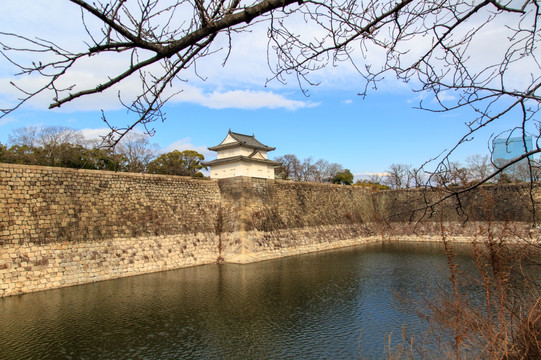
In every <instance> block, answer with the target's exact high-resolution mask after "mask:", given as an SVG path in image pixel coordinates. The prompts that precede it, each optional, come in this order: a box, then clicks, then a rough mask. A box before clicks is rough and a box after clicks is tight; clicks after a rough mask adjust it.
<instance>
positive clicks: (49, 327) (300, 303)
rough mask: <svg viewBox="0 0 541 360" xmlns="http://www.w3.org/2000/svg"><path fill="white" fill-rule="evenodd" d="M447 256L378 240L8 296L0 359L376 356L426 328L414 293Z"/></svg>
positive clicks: (463, 261) (441, 275)
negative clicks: (364, 243) (246, 261)
mask: <svg viewBox="0 0 541 360" xmlns="http://www.w3.org/2000/svg"><path fill="white" fill-rule="evenodd" d="M457 261H458V263H459V264H460V266H461V267H462V269H465V270H466V271H468V268H469V267H471V266H472V265H471V259H470V258H469V257H467V256H466V255H463V256H458V257H457ZM446 264H447V258H446V256H445V254H444V252H443V249H442V248H441V246H439V245H437V244H384V245H380V244H379V245H369V246H359V247H353V248H347V249H342V250H336V251H326V252H320V253H314V254H308V255H303V256H297V257H289V258H283V259H277V260H270V261H264V262H259V263H254V264H249V265H233V264H226V265H206V266H198V267H193V268H186V269H180V270H174V271H167V272H161V273H154V274H149V275H141V276H135V277H130V278H124V279H118V280H111V281H105V282H100V283H93V284H88V285H81V286H74V287H69V288H63V289H57V290H50V291H44V292H38V293H33V294H26V295H22V296H15V297H9V298H4V299H0V359H357V358H361V357H363V358H368V359H379V358H383V357H384V351H385V347H386V346H387V345H388V344H389V334H391V344H395V343H397V342H398V341H400V340H401V339H400V338H401V333H402V331H403V330H405V331H406V332H407V333H408V334H413V335H418V336H422V334H424V332H425V331H426V330H427V329H428V322H427V320H426V319H424V318H422V317H419V316H418V315H417V313H416V309H418V308H417V307H416V306H415V305H414V304H416V302H418V301H423V300H424V299H430V298H432V297H433V296H435V294H436V293H437V292H438V291H439V290H441V288H445V287H447V286H449V280H448V276H449V272H448V270H447V265H446Z"/></svg>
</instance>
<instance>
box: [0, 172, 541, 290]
mask: <svg viewBox="0 0 541 360" xmlns="http://www.w3.org/2000/svg"><path fill="white" fill-rule="evenodd" d="M528 190H529V188H528V187H521V186H494V187H483V188H481V189H480V190H478V191H475V192H472V193H469V194H467V195H465V196H464V197H461V198H460V205H462V206H461V207H457V199H454V198H453V199H449V200H447V201H445V202H444V203H442V204H440V205H438V206H435V207H433V208H432V209H428V211H417V212H415V213H414V215H413V216H411V215H410V214H411V213H412V212H411V210H414V209H418V208H423V207H424V205H425V204H426V202H433V201H435V200H436V199H438V198H440V197H441V196H442V195H444V193H438V192H430V193H425V192H421V191H418V190H409V191H385V192H379V193H372V192H370V191H369V190H367V189H365V188H362V187H353V186H339V185H332V184H315V183H299V182H291V181H280V180H264V179H255V178H246V177H237V178H232V179H222V180H219V181H216V180H203V179H191V178H186V177H176V176H161V175H143V174H128V173H114V172H105V171H91V170H75V169H63V168H49V167H37V166H22V165H13V164H0V296H8V295H14V294H20V293H25V292H31V291H37V290H44V289H50V288H55V287H60V286H68V285H74V284H81V283H86V282H93V281H99V280H106V279H112V278H117V277H122V276H130V275H136V274H142V273H148V272H153V271H160V270H168V269H176V268H181V267H185V266H193V265H200V264H208V263H214V262H220V261H225V262H235V263H247V262H253V261H259V260H264V259H271V258H276V257H283V256H290V255H296V254H302V253H307V252H312V251H319V250H325V249H332V248H338V247H344V246H351V245H356V244H362V243H368V242H378V241H382V240H383V241H385V240H389V239H394V240H396V239H409V240H412V239H413V240H416V241H433V240H437V239H441V235H442V234H445V236H447V237H449V238H453V239H454V240H456V241H468V239H471V238H472V236H473V237H475V236H477V235H476V234H481V233H483V232H485V233H486V227H485V225H484V224H485V223H487V221H490V222H493V221H497V222H499V223H501V224H504V225H501V224H500V227H499V228H500V229H506V230H505V231H509V230H508V229H509V228H510V227H509V226H508V225H507V224H510V223H511V222H512V223H513V225H512V226H513V229H514V230H513V231H515V232H516V229H520V231H522V232H521V234H523V235H524V236H530V237H532V236H537V235H538V234H533V235H532V232H531V229H530V228H529V227H528V226H527V225H528V224H530V223H531V222H530V221H531V219H532V214H533V213H532V211H531V210H532V208H531V201H530V200H531V199H530V196H529V191H528ZM534 200H535V201H537V202H538V201H539V191H538V189H537V188H536V189H535V192H534ZM466 220H470V221H468V222H465V221H466ZM528 229H530V230H528ZM502 231H503V230H502Z"/></svg>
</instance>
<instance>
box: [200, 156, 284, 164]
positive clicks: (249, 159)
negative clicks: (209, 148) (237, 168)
mask: <svg viewBox="0 0 541 360" xmlns="http://www.w3.org/2000/svg"><path fill="white" fill-rule="evenodd" d="M235 161H245V162H258V163H264V164H268V165H274V166H278V165H280V163H279V162H277V161H273V160H268V159H256V158H252V157H248V156H242V155H238V156H233V157H228V158H222V159H215V160H211V161H205V162H203V165H206V166H212V165H217V164H224V163H229V162H235Z"/></svg>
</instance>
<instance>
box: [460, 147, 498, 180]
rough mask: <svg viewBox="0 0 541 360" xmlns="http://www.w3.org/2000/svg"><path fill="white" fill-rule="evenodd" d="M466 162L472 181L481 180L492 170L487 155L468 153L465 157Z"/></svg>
mask: <svg viewBox="0 0 541 360" xmlns="http://www.w3.org/2000/svg"><path fill="white" fill-rule="evenodd" d="M466 164H467V165H468V168H469V170H470V175H471V178H472V181H477V182H478V181H481V180H483V179H485V178H486V177H488V176H489V175H490V174H491V173H492V172H493V171H494V166H493V165H492V163H491V162H490V159H489V156H488V155H479V154H474V155H470V156H468V158H467V159H466Z"/></svg>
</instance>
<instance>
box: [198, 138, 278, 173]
mask: <svg viewBox="0 0 541 360" xmlns="http://www.w3.org/2000/svg"><path fill="white" fill-rule="evenodd" d="M208 149H209V150H212V151H216V152H217V153H218V154H217V158H216V160H212V161H208V162H205V163H204V164H205V165H207V166H208V167H209V168H210V177H211V178H212V179H224V178H230V177H235V176H250V177H256V178H263V179H274V168H275V167H276V166H278V165H280V163H278V162H276V161H272V160H268V159H267V152H268V151H272V150H275V149H276V148H273V147H270V146H267V145H263V144H262V143H260V142H259V141H258V140H257V139H256V138H255V137H254V135H252V136H249V135H243V134H238V133H234V132H232V131H231V130H229V132H228V133H227V136H226V137H225V139H224V140H223V141H222V142H221V143H220V144H219V145H216V146H212V147H209V148H208Z"/></svg>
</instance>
